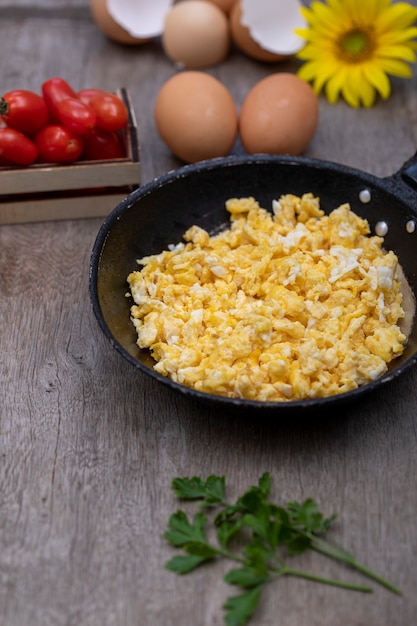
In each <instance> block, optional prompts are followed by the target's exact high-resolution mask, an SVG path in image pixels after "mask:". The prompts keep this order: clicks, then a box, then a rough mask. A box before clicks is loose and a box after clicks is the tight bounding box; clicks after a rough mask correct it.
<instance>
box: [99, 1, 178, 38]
mask: <svg viewBox="0 0 417 626" xmlns="http://www.w3.org/2000/svg"><path fill="white" fill-rule="evenodd" d="M172 4H173V0H152V1H151V2H150V1H149V0H107V8H108V11H109V13H110V15H111V16H112V18H113V19H114V21H115V22H117V23H118V24H119V25H120V26H121V27H122V28H124V29H125V30H126V31H127V32H128V33H129V34H130V35H131V36H132V37H135V38H137V39H142V38H148V37H150V38H151V37H158V36H159V35H160V34H161V33H162V31H163V27H164V20H165V16H166V14H167V13H168V11H169V10H170V8H171V6H172Z"/></svg>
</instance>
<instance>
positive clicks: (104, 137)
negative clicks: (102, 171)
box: [81, 128, 126, 161]
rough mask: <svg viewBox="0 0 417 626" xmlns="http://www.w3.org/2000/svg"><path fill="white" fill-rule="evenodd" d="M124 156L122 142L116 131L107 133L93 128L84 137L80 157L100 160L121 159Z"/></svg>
mask: <svg viewBox="0 0 417 626" xmlns="http://www.w3.org/2000/svg"><path fill="white" fill-rule="evenodd" d="M125 156H126V154H125V151H124V148H123V145H122V142H121V141H120V139H119V137H118V136H117V135H116V133H108V132H107V131H105V130H101V128H95V129H94V130H93V131H92V132H91V133H90V134H89V135H88V136H87V137H85V139H84V150H83V153H82V157H81V158H82V159H85V160H87V161H101V160H103V159H106V160H107V159H123V158H124V157H125Z"/></svg>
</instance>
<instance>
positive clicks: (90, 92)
mask: <svg viewBox="0 0 417 626" xmlns="http://www.w3.org/2000/svg"><path fill="white" fill-rule="evenodd" d="M77 96H78V98H79V99H80V100H81V101H82V102H84V103H85V104H87V105H89V106H90V107H91V108H92V109H94V111H95V112H96V114H97V126H98V128H101V129H102V130H107V131H108V132H114V131H116V130H120V129H121V128H123V126H126V124H127V122H128V118H129V112H128V110H127V106H126V105H125V103H124V102H123V100H121V99H120V98H118V97H117V96H116V95H115V94H113V93H108V92H107V91H103V90H102V89H82V90H81V91H79V92H78V94H77Z"/></svg>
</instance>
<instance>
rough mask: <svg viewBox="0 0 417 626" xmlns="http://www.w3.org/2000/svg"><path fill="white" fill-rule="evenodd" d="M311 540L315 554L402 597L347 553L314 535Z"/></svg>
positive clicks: (396, 588) (387, 582)
mask: <svg viewBox="0 0 417 626" xmlns="http://www.w3.org/2000/svg"><path fill="white" fill-rule="evenodd" d="M311 539H312V541H313V543H312V546H311V547H312V548H313V550H315V551H316V552H319V553H320V554H324V555H325V556H328V557H330V558H333V559H336V560H338V561H343V562H344V563H347V564H348V565H350V566H351V567H354V568H355V569H357V570H358V571H359V572H362V574H365V576H368V578H371V579H372V580H374V581H375V582H377V583H379V584H380V585H382V586H383V587H385V588H386V589H389V590H390V591H392V592H393V593H395V594H397V595H399V596H400V595H402V594H401V591H400V590H399V589H398V587H396V586H395V585H393V584H392V583H390V582H389V581H388V580H386V579H385V578H382V576H380V575H379V574H377V573H376V572H374V571H372V570H371V569H369V567H366V565H363V564H362V563H360V562H359V561H357V560H356V559H355V558H354V557H353V556H352V555H351V554H349V552H346V551H345V550H343V549H338V548H335V547H334V546H332V544H330V543H328V542H327V541H324V540H323V539H320V538H317V537H315V536H314V535H311Z"/></svg>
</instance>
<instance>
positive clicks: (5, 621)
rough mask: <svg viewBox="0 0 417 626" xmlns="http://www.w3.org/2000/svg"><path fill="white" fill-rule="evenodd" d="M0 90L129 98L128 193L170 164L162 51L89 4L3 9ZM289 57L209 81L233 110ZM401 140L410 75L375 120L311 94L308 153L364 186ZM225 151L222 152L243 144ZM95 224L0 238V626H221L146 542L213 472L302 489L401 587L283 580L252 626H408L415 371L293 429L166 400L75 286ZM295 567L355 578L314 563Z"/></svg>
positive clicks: (220, 591) (207, 602)
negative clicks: (110, 28) (79, 91)
mask: <svg viewBox="0 0 417 626" xmlns="http://www.w3.org/2000/svg"><path fill="white" fill-rule="evenodd" d="M0 53H1V54H0V76H1V90H2V92H3V93H4V92H6V91H7V90H10V89H14V88H30V89H34V90H39V86H40V84H41V82H42V81H43V80H46V79H47V78H49V77H52V76H56V75H60V76H63V77H65V78H66V79H67V80H69V81H70V82H71V83H72V84H73V85H74V86H75V87H76V88H82V87H84V86H97V87H101V88H104V89H109V90H112V89H114V88H116V87H118V86H125V87H127V88H129V90H130V92H131V95H132V98H133V102H134V108H135V112H136V116H137V120H138V127H139V135H140V142H141V159H142V170H141V172H142V182H143V183H146V182H148V181H150V180H151V179H152V178H153V177H155V176H157V175H160V174H162V173H164V172H166V171H168V170H170V169H173V168H177V167H179V166H180V165H181V163H180V162H179V161H177V160H176V159H175V158H174V157H172V156H171V155H170V153H169V152H168V150H167V148H166V147H165V146H164V144H163V143H162V142H161V140H160V139H159V137H158V135H157V132H156V129H155V125H154V121H153V102H154V99H155V96H156V94H157V92H158V89H159V88H160V87H161V85H162V84H163V83H164V81H165V80H166V79H167V78H168V77H170V76H171V75H172V74H174V73H175V71H176V69H175V67H173V65H172V63H171V62H170V61H169V60H168V59H167V58H166V57H165V55H164V53H163V51H162V49H161V47H160V45H159V43H158V42H155V43H152V44H148V45H146V46H143V47H135V48H129V47H127V48H126V47H122V46H119V45H117V44H114V43H112V42H110V41H109V40H107V39H106V38H105V37H104V36H103V34H102V33H101V32H100V31H99V30H98V29H97V27H96V25H95V24H94V23H93V21H92V19H91V17H90V13H89V6H88V2H87V0H72V1H69V0H43V1H38V2H30V1H29V0H27V2H25V1H23V0H19V1H16V0H10V1H7V0H0ZM296 67H297V64H296V62H295V61H294V60H291V61H287V62H284V63H281V64H279V65H273V66H271V65H262V64H260V63H258V62H256V61H253V60H250V59H248V58H246V57H244V56H243V55H242V54H240V53H239V52H237V51H233V52H232V53H231V55H230V56H229V58H228V59H227V60H226V61H225V62H224V63H222V64H221V65H219V66H217V67H214V68H210V69H209V70H207V71H208V72H209V73H211V74H213V75H214V76H216V77H218V78H219V79H220V80H222V81H223V82H224V83H225V84H226V85H227V86H228V87H229V89H230V91H231V92H232V94H233V96H234V98H235V100H236V102H237V103H238V104H240V103H241V102H242V100H243V98H244V96H245V94H246V93H247V91H248V89H249V88H250V87H251V86H252V85H253V84H255V83H256V82H257V81H258V80H259V79H260V78H262V77H263V76H265V75H267V74H269V73H271V72H275V71H284V70H285V71H295V69H296ZM416 145H417V79H412V80H409V81H401V80H395V81H394V82H393V94H392V97H391V98H390V99H389V100H388V101H386V102H378V104H377V105H376V106H375V107H374V108H373V109H371V110H353V109H351V108H349V107H347V106H346V105H345V104H343V103H342V102H340V103H339V104H337V105H336V106H331V105H329V104H328V103H327V102H326V101H325V100H324V99H322V98H321V99H320V124H319V128H318V131H317V133H316V135H315V137H314V139H313V141H312V143H311V145H310V146H309V148H308V150H307V152H306V154H307V155H310V156H314V157H318V158H323V159H327V160H332V161H337V162H340V163H344V164H347V165H350V166H354V167H357V168H360V169H363V170H366V171H368V172H371V173H373V174H376V175H378V176H388V175H390V174H392V173H394V172H395V171H397V169H399V168H400V167H401V165H402V164H403V162H404V161H405V160H406V159H407V158H408V157H410V156H411V155H412V154H413V153H414V152H415V149H416ZM239 150H240V148H239V146H238V145H237V146H236V148H235V151H239ZM101 222H102V219H101V218H100V219H97V218H94V219H86V220H78V221H75V220H74V221H56V222H47V223H36V224H21V225H4V226H0V324H1V326H0V327H1V330H0V351H1V352H0V354H1V368H0V391H1V401H0V623H1V625H2V626H98V625H100V626H156V625H158V626H174V625H175V626H178V625H179V624H181V625H182V626H209V625H210V626H220V625H221V624H222V623H223V612H222V609H221V606H222V604H223V602H224V601H225V599H226V597H227V594H228V593H229V588H228V587H227V585H226V584H225V583H224V582H223V581H222V575H223V574H224V573H225V571H226V569H225V566H224V565H222V564H218V565H214V566H209V567H205V568H202V569H200V570H198V571H197V572H195V573H194V574H192V575H189V576H187V577H179V576H177V575H175V574H172V573H170V572H168V571H166V570H165V569H164V564H165V562H166V561H167V560H168V559H169V558H171V557H172V556H173V550H172V549H171V548H170V546H169V545H168V544H167V542H166V541H165V539H164V538H163V536H162V534H163V532H164V530H165V528H166V523H167V520H168V517H169V515H170V514H171V513H173V512H174V511H175V510H176V509H177V507H178V502H177V501H176V500H175V498H174V496H173V494H172V491H171V488H170V482H171V480H172V479H173V478H174V477H176V476H193V475H198V476H202V477H206V476H208V475H209V474H218V475H223V474H224V475H226V477H227V482H228V485H229V488H230V495H231V497H234V496H237V495H239V494H240V493H241V492H242V491H243V490H245V489H246V488H247V487H248V486H249V485H252V484H255V483H256V482H257V480H258V478H259V476H260V475H261V474H262V473H263V472H264V471H269V472H270V473H271V476H272V478H273V489H272V494H271V496H272V499H274V500H275V501H276V502H278V503H280V502H281V503H282V502H286V501H287V500H289V499H304V498H307V497H312V498H314V499H316V500H317V502H318V503H319V504H320V506H321V508H322V509H323V510H324V512H325V513H327V514H330V513H332V512H334V511H336V512H338V514H339V516H338V519H337V521H336V523H335V527H334V533H335V535H336V537H337V539H338V540H339V541H340V542H341V543H343V544H344V545H345V546H346V547H347V548H348V549H349V550H351V551H352V552H353V553H354V554H356V555H357V556H358V557H360V559H361V560H362V561H363V562H365V563H366V564H367V565H368V566H369V567H371V568H373V569H375V570H377V571H379V572H380V573H381V574H383V575H385V576H386V577H387V578H388V579H390V580H392V581H393V582H394V583H395V584H397V585H398V586H399V587H400V588H401V590H402V591H403V595H402V597H398V596H396V595H394V594H392V593H390V592H388V591H386V590H384V589H382V588H381V587H375V590H374V592H373V593H372V594H360V593H355V592H350V591H345V590H338V589H335V588H332V587H325V586H323V585H318V584H314V583H311V582H308V581H302V580H297V579H294V578H292V579H291V578H285V579H282V580H279V581H277V582H276V583H274V584H273V585H272V586H270V587H269V588H268V589H267V591H266V593H265V596H264V598H263V599H262V601H261V605H260V607H259V609H258V611H257V613H256V616H255V618H254V619H253V622H252V623H253V624H257V625H259V626H261V625H262V626H272V625H274V626H278V625H279V626H315V625H317V626H318V625H320V626H338V625H343V626H411V625H412V624H416V623H417V594H416V589H417V566H416V557H417V522H416V517H417V489H416V472H417V445H416V420H417V415H416V408H417V386H416V383H417V371H416V370H412V371H410V372H408V373H407V374H405V375H404V376H403V377H402V378H400V379H399V380H397V381H395V382H393V383H392V384H390V385H389V386H386V387H385V388H383V389H381V390H380V391H379V392H378V393H376V394H373V395H372V396H366V397H365V398H363V399H362V400H361V401H360V402H358V403H355V404H351V405H343V406H342V407H339V408H337V410H334V412H332V414H331V415H329V416H326V417H323V416H321V415H319V414H315V413H312V414H311V415H309V418H308V420H307V421H303V422H302V423H300V422H298V421H296V422H294V421H292V420H289V419H288V418H283V417H282V416H280V415H279V413H277V415H276V418H274V419H272V418H268V419H262V418H260V417H256V416H252V417H250V416H246V417H245V416H240V415H237V414H233V415H230V414H227V413H226V412H222V411H219V410H216V409H214V408H212V407H210V406H206V405H202V404H199V403H194V402H193V401H192V400H190V399H188V398H186V397H180V396H175V395H173V394H172V392H171V391H169V390H167V389H165V388H162V387H161V386H160V385H159V384H157V383H156V382H155V381H153V380H152V379H150V378H149V377H146V376H144V375H141V374H139V373H138V372H136V371H133V368H132V367H131V366H130V365H129V364H128V363H127V362H126V361H125V360H124V359H123V358H122V357H121V356H120V355H119V354H118V353H116V352H115V351H114V350H113V349H112V348H111V346H110V345H109V343H108V342H107V340H106V339H105V338H104V336H103V335H102V332H101V331H100V329H99V327H98V324H97V322H96V320H95V318H94V316H93V313H92V309H91V305H90V300H89V292H88V268H89V258H90V253H91V250H92V246H93V242H94V239H95V237H96V234H97V232H98V229H99V227H100V225H101ZM297 565H300V567H301V566H305V567H306V568H311V569H312V570H315V571H320V572H321V573H323V574H324V575H331V574H334V575H336V576H340V577H344V578H347V579H349V580H352V581H355V582H358V583H362V582H364V578H363V577H362V576H361V575H360V574H357V573H355V572H352V571H349V570H345V569H344V568H343V567H339V566H335V565H333V564H332V563H330V562H329V561H326V560H324V561H323V558H322V557H319V556H317V557H316V556H313V557H310V556H307V555H306V556H305V557H302V558H301V560H300V561H299V562H298V563H297Z"/></svg>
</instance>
